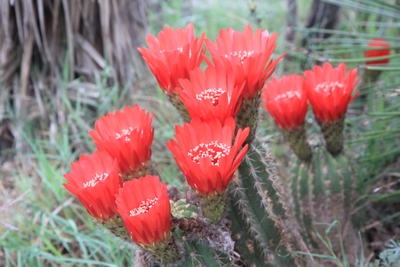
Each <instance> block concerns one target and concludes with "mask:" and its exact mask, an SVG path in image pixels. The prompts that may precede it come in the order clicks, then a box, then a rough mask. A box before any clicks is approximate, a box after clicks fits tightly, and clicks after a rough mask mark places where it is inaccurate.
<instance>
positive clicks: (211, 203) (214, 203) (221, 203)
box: [199, 191, 228, 224]
mask: <svg viewBox="0 0 400 267" xmlns="http://www.w3.org/2000/svg"><path fill="white" fill-rule="evenodd" d="M227 196H228V192H227V191H225V192H223V193H222V194H218V193H217V192H215V193H214V194H210V195H204V196H203V195H200V196H199V198H200V199H199V200H200V208H201V209H200V211H201V215H203V216H204V217H205V218H207V219H208V220H209V221H210V222H211V223H214V224H218V223H219V222H220V221H221V219H222V215H223V214H224V213H225V203H226V197H227Z"/></svg>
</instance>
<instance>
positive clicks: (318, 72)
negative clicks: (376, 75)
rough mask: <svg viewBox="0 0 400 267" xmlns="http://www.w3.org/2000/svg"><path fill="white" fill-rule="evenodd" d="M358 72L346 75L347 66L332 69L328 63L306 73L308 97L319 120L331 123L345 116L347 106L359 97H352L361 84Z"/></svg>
mask: <svg viewBox="0 0 400 267" xmlns="http://www.w3.org/2000/svg"><path fill="white" fill-rule="evenodd" d="M357 72H358V70H357V69H350V70H349V72H348V74H347V75H346V64H344V63H340V64H339V66H338V67H337V68H332V66H331V64H330V63H328V62H327V63H325V64H324V66H323V67H321V66H315V67H314V70H306V71H305V72H304V74H305V76H306V81H305V89H306V91H307V97H308V99H309V101H310V104H311V106H312V108H313V111H314V114H315V117H316V118H317V120H319V121H320V122H331V121H336V120H339V119H341V118H342V117H343V116H344V115H345V113H346V111H347V106H348V105H349V103H350V102H351V101H353V99H354V98H355V97H356V96H357V95H358V93H356V94H355V95H353V96H352V95H351V94H352V92H353V90H354V88H355V87H356V85H357V83H358V82H359V79H358V78H357Z"/></svg>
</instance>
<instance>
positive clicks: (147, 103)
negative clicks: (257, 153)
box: [0, 0, 400, 266]
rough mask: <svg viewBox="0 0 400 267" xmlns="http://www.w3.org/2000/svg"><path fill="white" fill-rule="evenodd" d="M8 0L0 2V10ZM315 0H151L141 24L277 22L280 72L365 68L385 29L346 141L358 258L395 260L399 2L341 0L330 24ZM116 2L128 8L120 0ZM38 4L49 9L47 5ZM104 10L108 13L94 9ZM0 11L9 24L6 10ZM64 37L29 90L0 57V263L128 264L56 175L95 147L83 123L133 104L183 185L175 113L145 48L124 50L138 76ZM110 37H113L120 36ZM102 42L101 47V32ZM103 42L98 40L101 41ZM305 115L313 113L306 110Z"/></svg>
mask: <svg viewBox="0 0 400 267" xmlns="http://www.w3.org/2000/svg"><path fill="white" fill-rule="evenodd" d="M8 2H9V1H2V2H1V3H2V6H1V8H0V9H3V8H5V7H4V4H5V5H8ZM15 2H18V1H15ZM27 2H29V3H33V2H34V1H27ZM38 2H40V1H38ZM64 2H65V3H64ZM103 2H104V3H105V2H107V1H103ZM133 2H140V1H133ZM312 2H313V1H311V0H298V1H287V2H286V1H278V0H277V1H261V0H259V1H244V0H243V1H235V4H232V2H231V1H212V0H204V1H198V0H192V1H187V0H168V1H167V0H166V1H156V0H152V1H149V2H148V4H149V5H148V7H147V9H146V11H147V15H148V23H143V22H142V24H141V25H143V30H147V31H148V32H150V33H151V34H154V35H156V34H157V32H158V31H159V30H161V29H162V27H164V25H170V26H172V27H174V28H175V27H185V26H186V25H187V24H188V23H193V24H194V25H195V30H196V35H200V34H201V33H202V32H206V33H207V37H208V38H210V39H212V40H213V39H214V38H215V37H216V36H217V35H218V31H219V29H221V28H227V27H232V28H234V29H236V30H242V29H243V27H244V26H245V25H247V24H251V25H252V26H253V27H261V28H263V29H268V30H269V31H270V32H278V33H279V36H280V37H279V40H278V45H277V49H276V55H279V54H281V53H283V52H286V53H287V57H286V59H285V60H284V61H282V62H281V63H279V65H278V68H277V70H276V72H275V75H276V76H281V75H283V74H290V73H302V71H303V70H305V69H308V68H311V67H312V66H313V65H314V64H317V63H321V62H324V61H330V62H332V63H333V64H336V63H338V62H342V61H343V62H346V63H347V65H348V67H358V68H359V69H360V76H361V75H362V73H363V71H364V70H365V65H364V58H363V51H364V50H365V49H366V47H367V42H368V41H369V40H370V38H372V37H383V38H385V39H386V40H387V41H389V42H390V43H391V45H392V56H391V62H390V64H389V65H388V66H386V67H380V70H381V71H382V73H381V76H380V78H379V80H378V81H377V82H376V83H373V84H371V83H363V84H362V85H361V86H359V87H358V90H361V94H363V95H368V108H367V109H366V110H365V111H362V110H361V109H360V106H359V105H358V104H357V103H354V104H353V105H352V106H351V107H350V109H349V113H348V114H349V115H348V119H347V128H348V138H347V147H348V149H351V150H352V151H353V152H354V156H355V157H356V158H357V161H358V163H359V164H361V167H362V168H363V172H362V176H361V177H359V179H360V180H361V181H362V184H363V185H364V186H362V187H361V188H360V192H362V195H363V196H365V205H364V206H363V208H365V209H366V210H367V213H366V214H367V215H366V217H367V218H366V223H365V227H364V228H363V229H362V230H363V232H364V233H365V237H364V239H363V240H362V242H364V243H365V247H366V248H368V249H369V251H371V252H372V253H371V254H370V253H369V251H368V252H367V250H366V253H365V255H364V257H361V258H360V259H359V260H360V261H359V266H368V264H371V265H372V266H380V265H379V264H381V266H390V261H391V260H393V261H394V262H396V261H400V244H399V241H394V240H395V239H396V238H397V237H398V235H399V233H400V228H399V226H400V209H399V207H400V183H399V178H400V159H399V156H400V101H399V100H400V96H399V95H400V89H399V88H400V75H399V73H400V57H399V54H398V51H399V49H400V45H399V43H400V42H399V40H400V5H399V1H394V0H393V1H390V0H386V1H384V0H343V1H340V13H339V17H338V21H337V24H336V25H335V27H333V28H332V29H324V27H322V24H318V25H314V27H313V28H306V27H305V25H306V23H307V21H308V18H309V12H310V10H311V9H312ZM322 2H323V3H325V4H326V3H336V2H339V1H328V0H324V1H322ZM322 2H321V3H322ZM54 3H60V1H55V2H54ZM288 3H297V8H298V9H297V17H293V16H289V18H294V19H295V24H294V28H293V29H294V34H295V37H294V39H293V40H292V41H291V40H289V41H288V39H287V38H286V34H287V29H288V28H287V23H288V13H289V11H290V9H291V6H290V5H289V6H288ZM62 4H63V5H65V6H64V8H65V7H66V5H67V4H66V1H63V2H62ZM120 4H121V7H124V6H123V5H124V1H120ZM52 7H53V6H52ZM31 8H32V9H33V10H35V8H34V7H31ZM45 10H51V9H50V8H49V7H46V9H45ZM36 11H37V12H38V13H39V11H38V10H36ZM36 11H35V12H36ZM70 11H71V9H70ZM72 11H73V10H72ZM76 12H77V11H76ZM1 14H4V12H1ZM99 14H101V15H100V16H104V13H100V11H99ZM1 16H2V17H1V18H2V21H3V27H5V24H4V20H5V17H4V15H1ZM110 17H111V19H110V21H111V22H113V21H112V16H110ZM10 20H12V19H10ZM110 21H109V22H110ZM121 23H122V22H121ZM90 27H95V26H90ZM90 27H88V28H90ZM324 33H325V34H328V36H324ZM313 34H314V35H313ZM140 36H141V37H140V41H141V44H140V45H142V46H145V40H144V38H143V36H142V35H140ZM305 36H306V37H307V40H313V42H311V43H308V44H307V46H303V45H302V38H303V37H305ZM0 37H1V38H3V39H0V43H1V44H4V43H5V42H6V40H7V39H6V38H5V35H4V34H0ZM32 38H33V37H32ZM102 40H103V41H104V40H105V39H102ZM132 42H133V41H132ZM133 43H134V42H133ZM84 44H85V43H84ZM68 45H69V44H68V39H64V40H62V41H61V44H60V46H62V47H65V48H66V49H65V50H64V51H67V52H64V53H61V54H60V55H61V56H60V57H58V58H57V62H56V65H57V66H58V68H57V67H55V69H54V73H52V75H51V82H50V83H49V82H48V80H44V79H42V77H43V76H44V75H46V77H47V75H48V73H49V69H48V68H47V69H46V70H43V69H44V68H43V64H40V63H39V64H37V61H39V62H42V61H40V60H37V57H39V54H40V52H38V51H39V50H38V51H36V50H33V59H32V61H31V62H30V66H31V68H30V69H29V73H30V76H29V78H27V81H28V85H27V88H28V89H27V90H28V91H29V92H30V93H28V94H27V95H28V96H29V98H27V97H26V96H27V95H23V94H19V93H17V91H16V89H15V88H16V83H17V84H18V82H16V80H17V81H19V80H20V76H23V73H24V65H22V64H21V65H20V66H16V67H15V73H17V74H18V75H20V76H18V78H15V77H14V76H12V75H11V74H9V75H8V73H9V72H7V71H9V70H10V69H11V67H12V66H11V65H5V64H4V61H1V62H2V64H1V68H0V80H1V82H2V85H1V94H0V122H1V123H0V139H1V141H0V149H1V151H0V266H129V265H131V264H132V259H133V251H132V249H130V248H129V247H128V246H127V245H126V244H124V243H122V242H121V241H120V240H118V239H117V238H115V237H113V236H112V235H109V234H104V229H103V228H100V227H98V226H96V225H95V224H94V223H93V222H92V220H91V218H90V217H89V216H88V214H87V213H86V211H85V209H84V208H83V207H82V206H81V205H80V203H79V202H78V201H77V199H75V198H74V197H72V196H71V195H70V194H69V193H68V192H67V190H65V189H64V187H63V186H62V184H63V183H64V182H65V180H64V178H63V174H64V173H66V172H68V171H69V170H70V167H69V164H70V162H72V161H75V160H77V158H78V157H79V155H80V154H82V153H91V152H92V151H94V146H93V144H92V143H91V141H90V138H89V136H88V134H87V131H88V130H89V129H91V128H93V124H94V121H95V120H96V119H98V118H99V116H101V115H105V114H106V113H107V112H113V111H115V110H116V109H121V108H122V107H123V106H125V105H132V104H133V103H139V104H140V106H141V107H146V108H148V109H149V110H150V111H152V112H154V114H155V121H154V123H153V125H154V127H155V135H156V136H155V140H154V144H153V157H152V158H153V161H154V162H155V163H156V164H157V165H158V170H159V172H160V175H161V177H162V179H163V180H165V181H167V182H168V183H170V184H172V185H175V186H177V187H180V186H181V183H180V176H181V174H180V173H179V171H178V169H177V168H176V166H175V165H174V163H173V162H172V159H171V155H170V154H169V153H168V151H166V149H165V142H166V141H168V140H169V138H171V137H172V135H173V133H174V130H173V127H174V125H175V124H177V123H181V121H180V119H179V117H178V114H177V112H176V111H175V110H174V108H173V107H172V105H170V104H169V103H168V102H167V101H166V98H165V97H164V95H163V93H162V92H161V90H159V89H158V88H157V84H156V82H155V80H154V78H153V77H152V76H151V75H149V73H148V72H147V71H146V69H145V67H143V65H142V63H140V58H135V57H134V54H129V55H131V56H132V60H130V61H129V62H124V64H126V66H128V65H130V66H133V67H131V68H133V69H135V76H134V77H133V76H132V77H131V76H129V73H127V74H126V75H125V76H123V75H122V76H118V75H115V71H116V69H115V68H113V67H112V64H113V62H112V60H111V57H107V56H106V55H105V54H102V55H103V58H102V57H99V58H98V59H103V61H101V62H102V64H103V65H101V64H99V63H98V62H100V61H96V62H97V64H96V65H93V66H96V68H95V67H93V69H90V75H89V74H87V73H86V72H84V71H83V70H79V68H78V67H79V66H77V65H73V64H71V60H70V55H71V54H68V52H71V50H70V49H69V50H68V47H69V46H68ZM114 45H115V47H117V46H118V41H115V43H114ZM81 46H82V43H81ZM103 46H104V47H106V42H105V41H104V45H103ZM103 46H102V47H101V48H98V47H94V46H93V47H94V48H97V49H98V50H99V51H101V50H102V49H103V48H104V47H103ZM2 47H3V46H2ZM22 49H23V48H22ZM103 50H106V49H103ZM127 51H128V50H127ZM1 53H2V54H0V58H1V59H2V60H3V59H4V58H5V57H6V56H5V54H4V50H1ZM35 53H36V54H35ZM8 55H10V54H8ZM94 57H95V56H93V58H94ZM22 58H24V56H23V54H22ZM35 60H37V61H35ZM75 61H77V60H75ZM114 61H115V60H114ZM10 62H11V61H10ZM121 64H122V63H121ZM99 65H101V67H100V68H99V67H98V66H99ZM85 66H90V65H89V64H87V65H85ZM124 66H125V65H124ZM56 69H57V70H59V71H56ZM50 72H51V71H50ZM13 75H14V74H13ZM13 77H14V78H13ZM127 77H128V78H127ZM129 77H131V78H129ZM6 78H7V82H6ZM21 80H23V79H21ZM43 84H44V85H43ZM17 87H18V88H20V87H19V86H17ZM21 105H22V107H26V106H28V107H29V108H27V109H25V108H24V110H25V112H24V113H21ZM262 114H263V115H262V119H261V121H260V125H261V127H260V129H259V133H260V135H261V136H263V138H264V140H265V141H267V142H270V143H271V145H272V146H274V147H275V151H276V152H275V154H276V156H277V157H278V158H279V159H282V164H284V159H285V155H287V153H290V152H289V151H288V150H287V149H286V147H285V146H284V145H282V137H281V136H280V134H279V132H278V131H277V130H276V128H275V126H274V125H273V123H272V121H271V119H270V118H269V117H268V116H267V114H266V112H264V111H263V112H262ZM308 121H309V122H310V124H312V123H313V120H312V117H311V115H310V116H309V120H308ZM310 131H312V127H310ZM283 174H284V173H283ZM283 178H284V175H283ZM390 240H392V241H390ZM388 241H390V243H388V246H389V247H388V250H386V251H385V252H384V254H382V259H383V260H382V261H379V260H378V259H379V253H380V252H381V251H382V250H383V249H384V248H385V247H384V244H386V243H387V242H388ZM375 260H376V261H375ZM343 266H344V265H343Z"/></svg>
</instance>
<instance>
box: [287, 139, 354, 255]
mask: <svg viewBox="0 0 400 267" xmlns="http://www.w3.org/2000/svg"><path fill="white" fill-rule="evenodd" d="M292 162H293V164H292V166H291V170H292V172H291V186H290V188H291V195H292V197H293V206H294V213H295V216H296V219H297V221H298V222H299V224H300V226H301V228H302V229H303V237H304V239H305V240H306V241H307V242H308V243H309V245H310V246H311V247H312V248H313V251H312V252H314V253H317V254H325V255H331V254H330V253H332V252H330V251H329V250H328V248H327V247H325V246H324V245H323V244H322V242H321V240H320V239H319V238H318V234H319V235H320V236H324V231H325V230H326V229H328V227H329V225H331V224H332V223H333V222H334V221H337V222H338V223H339V225H338V226H340V227H339V229H340V232H339V234H340V235H341V239H342V240H343V239H346V241H345V242H342V243H341V242H340V240H339V238H338V231H337V230H336V229H338V227H333V228H332V229H331V231H330V232H329V234H328V236H327V237H328V238H329V239H330V241H331V243H332V251H333V253H335V254H336V256H338V257H340V256H341V257H342V258H344V257H347V260H348V261H349V262H350V263H354V262H355V252H356V251H357V250H358V251H360V250H361V248H360V243H359V240H358V236H357V234H356V231H354V227H353V225H352V218H351V212H352V211H353V210H354V207H355V204H354V203H355V200H356V198H357V193H356V191H355V175H354V171H353V170H352V167H351V164H352V161H351V160H350V158H349V157H348V155H346V154H345V153H344V152H342V153H340V154H339V155H336V156H333V155H331V154H330V153H328V151H327V150H326V148H325V147H323V146H317V147H315V149H314V155H313V158H312V161H311V162H303V161H300V160H298V159H294V160H293V161H292ZM321 223H322V224H321ZM342 246H343V247H342ZM343 251H344V252H345V255H342V252H343ZM328 253H329V254H328Z"/></svg>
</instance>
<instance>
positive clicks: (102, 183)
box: [64, 150, 122, 222]
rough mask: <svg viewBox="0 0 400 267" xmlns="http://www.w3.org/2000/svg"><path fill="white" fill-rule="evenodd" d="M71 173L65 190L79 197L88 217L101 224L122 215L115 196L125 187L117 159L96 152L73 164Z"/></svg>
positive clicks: (67, 177)
mask: <svg viewBox="0 0 400 267" xmlns="http://www.w3.org/2000/svg"><path fill="white" fill-rule="evenodd" d="M71 169H72V170H71V172H69V173H67V174H65V175H64V177H65V179H67V181H68V183H66V184H64V187H65V188H66V189H67V190H68V191H69V192H71V193H72V194H73V195H75V196H77V197H78V198H79V200H80V201H81V202H82V204H83V205H84V206H85V208H86V210H87V211H88V213H89V214H90V215H91V216H93V217H95V218H96V219H97V220H98V221H100V222H106V221H108V220H109V219H114V217H115V216H117V215H118V212H117V205H116V204H115V194H116V193H117V192H118V189H119V188H120V187H121V186H122V180H121V178H120V176H119V168H118V164H117V162H116V160H115V159H113V158H112V157H110V156H109V155H108V154H107V153H105V152H102V151H98V150H97V151H96V152H94V153H93V154H91V155H90V156H87V155H82V156H81V157H80V158H79V160H78V161H77V162H72V163H71Z"/></svg>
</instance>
